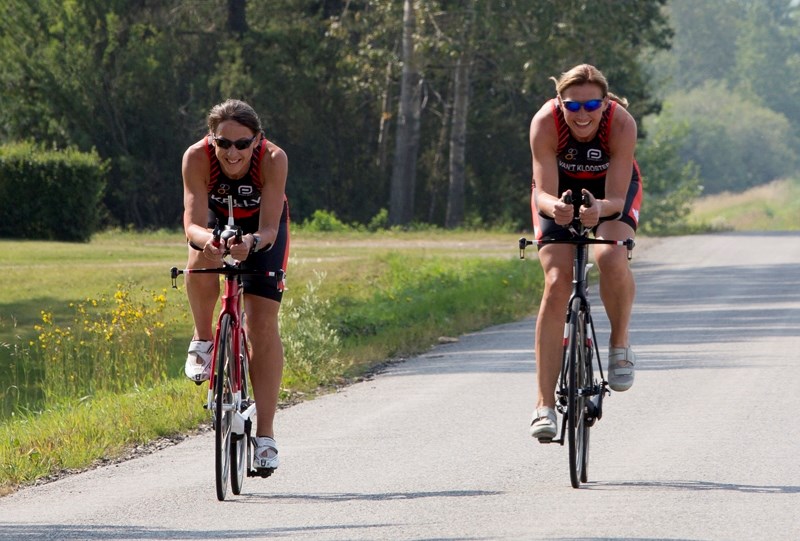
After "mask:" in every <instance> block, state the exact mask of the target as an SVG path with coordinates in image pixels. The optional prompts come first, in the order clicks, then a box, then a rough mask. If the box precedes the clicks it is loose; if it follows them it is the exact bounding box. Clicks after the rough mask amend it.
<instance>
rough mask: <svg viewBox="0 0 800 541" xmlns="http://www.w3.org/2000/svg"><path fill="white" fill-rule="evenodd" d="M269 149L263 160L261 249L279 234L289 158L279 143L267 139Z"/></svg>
mask: <svg viewBox="0 0 800 541" xmlns="http://www.w3.org/2000/svg"><path fill="white" fill-rule="evenodd" d="M266 144H267V151H266V152H265V153H264V158H263V159H262V161H261V184H262V188H261V211H260V213H259V223H258V234H259V235H260V236H261V243H260V245H259V249H264V248H265V247H266V246H269V245H272V244H274V243H275V239H276V238H277V236H278V227H279V225H280V220H281V214H282V213H283V198H284V193H285V192H286V176H287V174H288V171H289V160H288V158H287V157H286V153H285V152H284V151H283V150H282V149H281V148H279V147H278V146H277V145H275V144H274V143H272V142H271V141H269V140H266Z"/></svg>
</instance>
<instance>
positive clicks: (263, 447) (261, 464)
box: [253, 436, 279, 470]
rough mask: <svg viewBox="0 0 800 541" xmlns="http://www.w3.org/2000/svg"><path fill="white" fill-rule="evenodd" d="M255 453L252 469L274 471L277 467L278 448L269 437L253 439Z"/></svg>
mask: <svg viewBox="0 0 800 541" xmlns="http://www.w3.org/2000/svg"><path fill="white" fill-rule="evenodd" d="M253 440H254V441H255V444H256V451H255V453H253V467H255V468H256V469H257V470H274V469H275V468H277V467H278V463H279V460H278V446H277V444H276V443H275V440H274V439H273V438H270V437H269V436H256V437H254V438H253Z"/></svg>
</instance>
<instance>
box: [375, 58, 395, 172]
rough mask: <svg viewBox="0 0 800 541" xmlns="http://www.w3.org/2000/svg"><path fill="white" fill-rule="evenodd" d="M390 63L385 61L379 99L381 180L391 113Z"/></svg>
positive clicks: (379, 165) (384, 167) (386, 152)
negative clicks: (384, 74) (381, 93)
mask: <svg viewBox="0 0 800 541" xmlns="http://www.w3.org/2000/svg"><path fill="white" fill-rule="evenodd" d="M391 105H392V63H391V62H387V63H386V81H385V82H384V85H383V99H381V121H380V127H379V129H378V171H379V172H380V175H381V181H383V179H385V178H386V155H387V154H388V149H387V146H388V142H389V127H390V126H391V122H390V120H391V118H392V113H391V111H390V110H389V109H390V107H391Z"/></svg>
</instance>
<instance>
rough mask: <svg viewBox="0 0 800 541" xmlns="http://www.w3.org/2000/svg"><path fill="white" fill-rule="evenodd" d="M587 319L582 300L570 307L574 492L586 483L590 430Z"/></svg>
mask: <svg viewBox="0 0 800 541" xmlns="http://www.w3.org/2000/svg"><path fill="white" fill-rule="evenodd" d="M586 345H587V341H586V318H585V312H584V311H583V309H582V307H581V300H580V299H573V301H572V305H571V307H570V315H569V326H568V339H567V348H568V349H567V387H568V391H567V440H568V443H569V477H570V481H571V483H572V486H573V488H579V487H580V486H581V482H585V481H586V473H585V471H584V469H585V467H586V466H587V464H588V452H589V427H588V426H587V424H586V400H587V396H586V392H587V391H588V389H589V385H587V383H586V378H587V377H589V375H588V374H587V370H586Z"/></svg>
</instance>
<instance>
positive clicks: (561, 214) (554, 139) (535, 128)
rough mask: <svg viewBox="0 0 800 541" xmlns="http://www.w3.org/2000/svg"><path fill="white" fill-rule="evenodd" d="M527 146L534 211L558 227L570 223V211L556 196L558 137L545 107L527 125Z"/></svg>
mask: <svg viewBox="0 0 800 541" xmlns="http://www.w3.org/2000/svg"><path fill="white" fill-rule="evenodd" d="M530 145H531V156H532V161H533V181H534V184H535V188H534V194H533V196H534V197H535V201H536V208H537V209H538V210H539V211H540V212H542V214H544V215H545V216H552V217H553V220H555V222H556V223H557V224H558V225H566V224H568V223H570V222H571V221H572V214H573V208H572V206H571V205H567V204H565V203H564V202H563V201H562V200H561V194H559V193H558V160H557V157H556V148H557V145H558V134H557V133H556V127H555V121H554V120H553V114H552V111H551V109H550V105H549V104H545V105H544V106H543V107H542V108H541V109H539V111H538V112H537V113H536V115H534V117H533V120H532V121H531V129H530Z"/></svg>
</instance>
